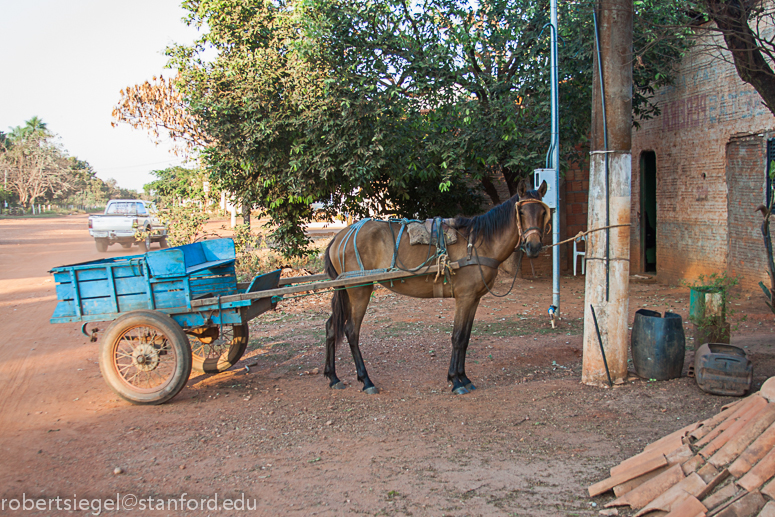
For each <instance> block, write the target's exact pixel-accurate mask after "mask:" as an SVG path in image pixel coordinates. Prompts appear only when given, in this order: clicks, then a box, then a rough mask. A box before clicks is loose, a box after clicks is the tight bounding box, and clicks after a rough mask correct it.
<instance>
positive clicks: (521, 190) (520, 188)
mask: <svg viewBox="0 0 775 517" xmlns="http://www.w3.org/2000/svg"><path fill="white" fill-rule="evenodd" d="M526 193H527V180H526V179H525V178H522V179H521V180H519V184H518V185H517V194H519V199H525V194H526Z"/></svg>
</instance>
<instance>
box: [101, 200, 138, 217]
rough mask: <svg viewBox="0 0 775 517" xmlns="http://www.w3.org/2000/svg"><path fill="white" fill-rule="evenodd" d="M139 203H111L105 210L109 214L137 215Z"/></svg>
mask: <svg viewBox="0 0 775 517" xmlns="http://www.w3.org/2000/svg"><path fill="white" fill-rule="evenodd" d="M138 204H139V203H130V202H127V203H111V204H110V206H108V210H107V211H106V212H105V213H106V214H108V215H117V214H120V215H137V206H138Z"/></svg>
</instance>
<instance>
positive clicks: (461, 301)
mask: <svg viewBox="0 0 775 517" xmlns="http://www.w3.org/2000/svg"><path fill="white" fill-rule="evenodd" d="M477 307H479V298H473V299H470V298H456V299H455V325H454V327H453V329H452V357H451V358H450V361H449V374H448V375H447V380H449V381H451V382H452V393H454V394H455V395H463V394H465V393H468V392H469V391H473V390H475V389H476V386H474V385H473V383H472V382H471V381H470V380H468V377H466V351H467V350H468V340H469V339H470V338H471V327H472V326H473V324H474V316H476V309H477Z"/></svg>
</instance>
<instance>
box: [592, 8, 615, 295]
mask: <svg viewBox="0 0 775 517" xmlns="http://www.w3.org/2000/svg"><path fill="white" fill-rule="evenodd" d="M596 10H597V7H596V8H595V9H592V21H593V22H594V25H595V48H596V49H597V73H598V77H599V78H600V107H601V112H602V117H603V151H605V155H604V159H603V160H604V162H603V163H604V165H603V167H604V171H605V172H604V175H605V225H606V226H611V203H610V199H609V198H610V188H609V186H610V185H609V184H610V182H609V179H608V121H607V120H606V118H607V117H606V114H605V78H604V76H603V59H602V57H601V55H600V27H599V26H598V24H597V14H596V13H595V11H596ZM610 255H611V229H610V228H609V229H607V230H606V231H605V301H608V300H609V299H610V296H611V267H610V264H611V263H610Z"/></svg>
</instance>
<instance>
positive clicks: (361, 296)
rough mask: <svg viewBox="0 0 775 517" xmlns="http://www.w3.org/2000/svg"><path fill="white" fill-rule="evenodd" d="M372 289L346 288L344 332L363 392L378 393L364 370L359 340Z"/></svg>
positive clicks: (369, 287)
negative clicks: (347, 310)
mask: <svg viewBox="0 0 775 517" xmlns="http://www.w3.org/2000/svg"><path fill="white" fill-rule="evenodd" d="M373 290H374V288H373V287H372V286H368V287H358V288H355V289H349V290H348V293H349V295H350V307H351V309H350V317H349V319H348V320H347V326H345V334H346V335H347V342H348V343H350V351H351V352H352V354H353V361H354V362H355V371H356V373H357V375H358V380H359V381H361V382H362V383H363V391H364V393H368V394H369V395H374V394H376V393H378V390H377V388H376V386H374V383H373V382H371V379H369V374H368V372H367V371H366V364H365V363H364V362H363V357H362V356H361V348H360V346H359V340H360V335H361V323H362V322H363V317H364V316H365V315H366V308H367V307H368V306H369V300H370V297H371V293H372V291H373Z"/></svg>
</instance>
